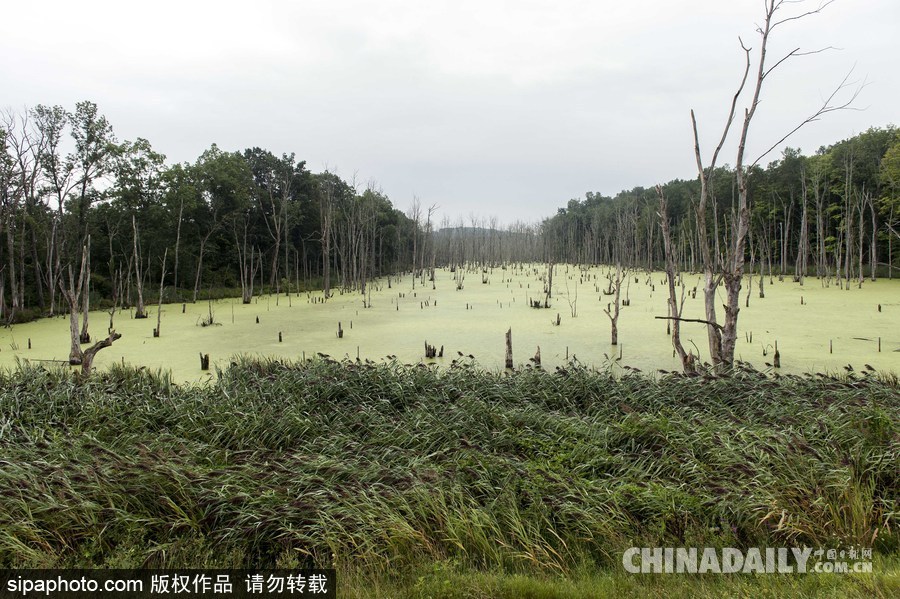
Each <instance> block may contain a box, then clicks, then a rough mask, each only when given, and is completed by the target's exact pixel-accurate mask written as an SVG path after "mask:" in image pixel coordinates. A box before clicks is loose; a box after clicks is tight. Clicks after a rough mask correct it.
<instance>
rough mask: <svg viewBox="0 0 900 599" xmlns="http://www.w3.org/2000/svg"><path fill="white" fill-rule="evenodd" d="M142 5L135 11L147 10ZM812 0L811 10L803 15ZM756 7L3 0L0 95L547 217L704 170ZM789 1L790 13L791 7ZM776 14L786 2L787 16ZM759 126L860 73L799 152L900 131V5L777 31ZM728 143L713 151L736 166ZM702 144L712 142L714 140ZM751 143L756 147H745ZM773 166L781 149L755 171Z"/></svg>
mask: <svg viewBox="0 0 900 599" xmlns="http://www.w3.org/2000/svg"><path fill="white" fill-rule="evenodd" d="M139 6H140V7H139ZM815 6H816V5H815V4H814V1H810V2H807V3H806V4H803V5H801V7H805V8H806V9H811V8H815ZM762 8H763V0H680V1H678V2H673V1H671V0H630V1H627V2H622V1H621V0H619V1H616V2H610V1H606V0H594V1H566V0H557V1H555V2H551V1H537V0H516V1H494V0H479V1H474V2H472V1H468V0H453V1H450V2H444V1H419V2H414V1H405V2H401V1H395V0H380V1H378V2H366V1H364V0H354V1H341V0H319V1H316V2H308V1H305V0H304V1H296V2H287V1H274V0H273V1H264V0H255V1H253V2H248V1H246V0H245V1H243V2H231V1H217V2H205V1H204V2H199V1H192V0H179V1H177V2H172V1H169V0H157V1H155V2H152V3H149V2H147V3H136V2H127V1H122V0H117V1H109V2H103V1H97V0H78V1H72V0H69V1H64V2H57V1H43V2H28V3H26V2H10V3H7V5H6V6H5V7H4V10H3V15H2V19H0V90H2V94H0V106H3V107H7V108H12V109H14V110H17V109H21V108H22V107H32V106H34V105H36V104H60V105H63V106H65V107H66V108H68V109H73V108H74V105H75V102H77V101H79V100H91V101H93V102H96V103H97V104H98V106H99V108H100V111H101V112H102V113H103V114H105V115H106V116H107V118H108V119H109V120H110V122H111V123H112V125H113V128H114V130H115V132H116V135H117V137H118V138H119V139H120V140H124V139H134V138H136V137H145V138H147V139H149V140H150V142H151V143H152V144H153V146H154V148H155V149H156V150H157V151H160V152H162V153H164V154H166V156H167V157H168V161H169V162H170V163H171V162H183V161H189V162H193V161H194V160H196V158H197V157H198V156H199V155H200V153H201V152H202V151H203V150H204V149H205V148H207V147H209V146H210V144H212V143H216V144H218V145H219V146H220V147H221V148H223V149H226V150H243V149H244V148H247V147H252V146H260V147H262V148H265V149H268V150H270V151H272V152H274V153H277V154H280V153H282V152H295V153H296V154H297V156H298V158H300V159H304V160H306V161H307V164H308V167H309V168H310V169H311V170H312V171H314V172H319V171H322V170H324V169H325V168H326V167H328V168H330V169H331V170H333V171H336V172H338V173H339V174H340V175H342V176H343V177H344V178H346V179H349V178H351V177H352V176H353V175H354V174H356V178H357V181H358V182H360V183H361V184H362V185H365V184H366V183H367V182H369V181H375V182H376V183H377V185H378V186H380V187H381V188H382V189H383V191H384V192H385V193H387V194H388V196H389V197H390V199H391V200H392V202H393V203H394V205H395V206H397V207H399V208H401V209H404V210H405V209H406V208H408V206H409V204H410V203H411V201H412V198H413V196H414V195H415V196H418V197H419V198H420V199H421V201H422V203H423V204H425V205H430V204H438V205H439V206H440V207H441V212H442V213H443V214H448V215H451V216H452V217H454V218H455V217H456V216H457V215H462V216H465V217H466V219H468V217H469V215H470V214H475V215H478V216H485V217H487V216H491V215H496V216H498V217H499V218H500V219H501V222H505V223H509V222H512V221H514V220H516V219H523V220H529V221H531V220H538V219H540V218H541V217H544V216H549V215H551V214H553V213H554V212H555V211H556V208H557V207H559V206H564V205H565V204H566V202H567V201H568V200H569V199H570V198H573V197H583V196H584V193H585V192H587V191H597V192H601V193H604V194H607V195H613V194H615V193H617V192H618V191H620V190H622V189H630V188H632V187H634V186H637V185H643V186H650V185H653V184H655V183H657V182H664V181H668V180H670V179H673V178H693V177H695V176H696V173H695V165H694V157H693V149H692V140H691V129H690V112H689V111H690V109H691V108H694V109H695V111H696V112H697V116H698V121H699V125H700V129H701V138H702V139H701V141H702V142H705V144H704V145H705V149H706V150H707V151H708V150H711V146H712V145H714V142H713V138H715V137H716V136H717V135H719V134H720V132H721V127H722V124H723V119H724V117H725V114H726V112H727V105H728V102H729V101H730V97H731V94H732V93H733V90H734V88H735V86H736V85H737V83H738V80H739V78H740V74H741V68H742V60H743V57H742V54H741V51H740V47H739V45H738V36H741V37H742V38H743V39H744V40H745V42H746V43H747V44H748V45H751V46H753V47H754V49H755V48H757V47H758V36H757V35H756V33H755V24H756V23H758V22H759V21H760V20H761V18H762ZM791 8H796V5H792V7H791ZM786 14H787V13H786ZM824 46H834V47H836V48H838V50H834V51H829V52H825V53H822V54H817V55H814V56H807V57H804V58H800V59H797V60H795V61H791V62H788V63H785V64H784V65H783V67H781V68H780V69H779V70H778V71H776V73H775V74H773V75H772V77H771V78H770V79H768V80H767V82H766V87H765V88H764V91H763V104H762V105H761V106H760V109H759V112H758V118H757V120H756V121H755V122H754V126H753V129H752V131H751V136H750V151H751V152H752V151H753V150H756V151H757V153H758V152H759V151H762V150H764V149H765V148H767V147H769V146H770V145H771V144H772V143H774V142H776V141H777V140H778V139H779V138H780V137H781V136H782V135H783V134H784V133H785V132H786V131H788V130H790V129H791V128H792V127H793V126H794V125H795V124H796V123H798V122H799V121H801V120H803V118H804V117H805V116H807V115H808V114H809V113H811V112H813V111H815V110H816V108H818V106H819V105H820V104H821V102H822V100H823V98H824V97H825V96H827V95H828V94H829V93H830V92H831V91H832V89H833V88H834V87H835V86H836V85H837V84H838V83H840V81H841V79H842V78H843V77H844V76H845V75H846V74H847V73H848V71H850V69H853V68H855V70H854V72H853V75H852V76H851V78H852V80H853V81H857V82H862V81H866V82H867V86H866V87H865V89H864V90H863V91H862V93H861V95H860V96H859V99H858V100H857V102H856V106H857V107H859V108H861V109H863V110H861V111H854V112H841V113H836V114H832V115H829V116H827V117H826V118H825V119H823V120H822V121H820V122H817V123H813V124H812V125H810V126H808V127H807V128H805V129H804V130H803V131H801V132H800V133H799V134H798V135H796V136H795V137H793V138H792V139H791V140H790V142H789V145H791V146H792V147H800V148H801V149H802V150H803V151H804V152H806V153H812V152H814V151H815V150H816V149H817V148H818V147H819V146H821V145H827V144H830V143H833V142H835V141H838V140H840V139H844V138H847V137H849V136H852V135H854V134H856V133H859V132H861V131H864V130H865V129H867V128H869V127H870V126H885V125H888V124H890V123H897V121H898V118H897V107H898V106H900V68H898V62H897V61H898V58H900V1H898V0H838V1H837V2H835V3H834V4H832V5H830V6H828V7H827V8H826V9H825V10H824V11H823V13H822V14H819V15H814V16H811V17H809V18H808V19H803V20H799V21H796V22H793V23H790V24H787V25H785V26H784V27H782V28H780V29H778V30H776V33H775V34H774V36H773V38H772V40H771V45H770V52H771V56H772V57H775V58H777V57H780V56H781V55H783V54H784V53H785V52H787V51H790V50H791V49H793V48H794V47H800V48H802V49H804V50H814V49H817V48H821V47H824ZM732 147H733V146H729V149H728V150H727V151H726V153H725V154H724V155H723V162H727V163H732V164H733V163H734V150H733V149H731V148H732ZM707 153H708V152H707ZM754 156H755V154H754ZM777 157H778V154H777V152H776V153H774V154H773V155H772V156H770V157H769V158H768V159H767V160H765V161H764V162H768V161H770V160H772V159H775V158H777Z"/></svg>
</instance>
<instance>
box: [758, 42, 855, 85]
mask: <svg viewBox="0 0 900 599" xmlns="http://www.w3.org/2000/svg"><path fill="white" fill-rule="evenodd" d="M828 50H838V48H835V47H834V46H826V47H825V48H819V49H818V50H807V51H805V52H801V51H800V48H794V49H793V50H791V51H790V52H788V53H787V54H785V55H784V56H782V57H781V59H779V60H778V61H777V62H776V63H775V64H773V65H772V66H771V67H769V68H768V69H766V71H765V72H764V73H763V74H762V77H763V79H765V78H766V77H768V76H769V73H771V72H772V71H774V70H775V69H776V68H778V65H780V64H781V63H783V62H784V61H786V60H787V59H789V58H797V57H800V56H811V55H813V54H821V53H822V52H826V51H828Z"/></svg>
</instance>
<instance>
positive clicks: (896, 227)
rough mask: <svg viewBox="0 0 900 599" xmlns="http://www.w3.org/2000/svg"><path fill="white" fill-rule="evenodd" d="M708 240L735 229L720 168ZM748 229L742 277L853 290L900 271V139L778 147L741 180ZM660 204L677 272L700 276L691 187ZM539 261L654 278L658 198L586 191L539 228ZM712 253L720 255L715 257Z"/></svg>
mask: <svg viewBox="0 0 900 599" xmlns="http://www.w3.org/2000/svg"><path fill="white" fill-rule="evenodd" d="M708 178H709V181H711V183H712V184H711V189H710V201H709V202H708V203H707V206H706V213H707V214H706V226H707V231H706V233H707V236H708V237H709V239H710V243H711V244H714V245H715V244H718V246H721V247H722V248H724V247H725V246H726V244H727V240H728V239H729V237H730V236H731V234H732V229H733V227H734V223H735V221H736V214H735V207H736V199H737V185H736V176H735V172H734V170H733V169H732V168H730V167H728V166H724V167H717V168H715V169H714V172H712V173H709V177H708ZM747 180H748V186H749V196H750V199H751V202H750V228H749V235H748V243H747V247H746V252H745V255H744V260H745V262H746V263H747V264H748V265H749V267H750V268H749V270H748V272H755V273H765V274H767V275H772V276H792V277H795V278H796V279H797V280H798V281H802V280H803V278H805V277H807V276H816V277H819V278H821V279H822V281H823V284H828V283H829V282H834V283H836V284H842V285H848V284H852V283H856V284H859V283H861V282H862V281H863V280H864V279H865V278H871V279H874V278H875V277H876V276H877V275H879V274H881V275H884V276H887V277H892V276H893V274H894V273H893V270H894V269H896V268H898V267H900V264H898V255H897V251H896V246H897V245H898V242H900V132H898V130H897V129H896V128H895V127H893V126H889V127H886V128H872V129H869V130H868V131H866V132H865V133H861V134H859V135H857V136H855V137H852V138H850V139H847V140H844V141H841V142H838V143H836V144H833V145H831V146H827V147H822V148H820V149H819V150H818V151H817V152H816V153H815V154H814V155H812V156H804V155H802V154H801V152H800V150H798V149H792V148H787V149H785V150H784V151H783V153H782V156H781V158H780V159H778V160H775V161H773V162H771V163H770V164H769V165H768V166H766V167H765V168H763V167H758V166H757V167H754V168H753V169H752V171H751V172H750V173H749V174H748V176H747ZM660 188H661V191H662V192H663V193H664V194H665V196H666V197H667V199H668V219H669V223H670V228H671V231H672V241H673V245H674V254H675V258H676V261H677V263H678V270H684V271H690V272H699V271H700V270H701V256H700V254H701V250H700V246H701V242H700V231H699V230H698V222H700V219H698V218H697V210H698V197H699V195H700V181H699V178H697V179H692V180H674V181H670V182H668V183H665V184H663V185H661V186H660ZM540 235H541V236H542V237H543V241H542V244H541V245H542V247H543V248H545V249H546V254H545V255H544V256H543V259H544V260H545V261H553V262H573V263H584V264H601V263H602V264H616V263H622V264H623V265H628V266H630V267H636V268H643V269H648V270H652V269H662V268H663V267H664V265H665V251H664V244H663V239H662V235H661V234H660V215H659V197H658V192H657V190H656V189H654V188H644V187H636V188H634V189H631V190H627V191H622V192H620V193H619V194H617V195H616V196H614V197H607V196H603V195H601V194H598V193H592V192H588V193H587V194H586V196H585V198H584V199H573V200H570V201H569V203H568V205H567V206H566V207H565V208H560V209H559V210H558V212H557V214H555V215H554V216H553V217H551V218H548V219H546V220H545V221H544V222H543V223H542V224H541V227H540ZM715 253H716V254H718V253H719V252H718V251H716V252H715Z"/></svg>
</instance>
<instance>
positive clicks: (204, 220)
mask: <svg viewBox="0 0 900 599" xmlns="http://www.w3.org/2000/svg"><path fill="white" fill-rule="evenodd" d="M420 229H421V227H417V226H416V224H415V222H413V221H412V220H410V218H408V217H407V216H406V215H405V214H404V213H403V212H401V211H399V210H397V209H396V208H394V206H393V205H392V204H391V202H390V201H389V199H388V198H387V196H386V195H385V194H384V193H383V192H382V191H381V190H380V189H378V187H377V186H375V185H374V184H368V185H364V186H363V185H360V184H359V182H357V181H355V180H349V181H348V180H345V179H343V178H341V177H340V176H338V175H337V174H335V173H333V172H328V171H326V172H323V173H312V172H310V171H309V170H308V169H307V168H306V164H305V163H304V161H302V160H299V159H297V158H296V156H295V155H294V154H282V155H281V156H278V155H275V154H273V153H272V152H270V151H268V150H264V149H261V148H249V149H246V150H244V151H243V152H229V151H225V150H223V149H220V148H219V147H217V146H216V145H215V144H213V145H212V146H210V148H209V149H207V150H206V151H204V152H203V153H202V154H201V155H200V156H199V157H198V158H197V160H196V161H194V162H193V163H183V164H166V162H165V156H163V155H162V154H160V153H158V152H156V151H155V150H154V149H153V148H152V146H151V144H150V142H149V141H147V140H146V139H142V138H138V139H136V140H134V141H121V142H120V141H119V140H118V139H117V138H116V136H115V134H114V132H113V128H112V126H111V124H110V123H109V122H108V121H107V119H106V118H105V117H104V116H103V115H102V114H100V112H99V111H98V109H97V106H96V105H95V104H93V103H91V102H80V103H78V104H77V105H76V106H75V109H74V111H71V112H70V111H69V110H67V109H65V108H63V107H60V106H36V107H34V108H32V109H27V110H24V111H19V112H15V111H6V112H5V113H4V114H3V115H2V126H0V241H2V243H0V318H2V320H3V321H5V322H12V321H17V320H24V319H29V318H31V317H33V316H36V315H39V314H47V315H53V314H56V313H60V312H66V311H69V310H70V307H71V306H70V304H71V302H72V301H75V300H78V301H79V302H81V303H84V304H85V306H87V305H89V302H90V298H94V301H95V302H99V304H102V305H103V307H109V306H110V304H113V305H118V306H132V307H135V310H136V312H135V316H136V317H142V316H144V315H145V310H144V300H145V292H144V290H145V288H151V287H152V288H153V291H152V292H150V293H151V294H154V295H155V294H156V293H158V289H157V285H158V284H159V283H160V282H161V287H162V288H163V289H164V290H165V291H164V293H165V295H166V296H167V299H180V300H188V301H190V300H194V301H196V300H197V298H198V297H200V296H202V295H203V294H204V292H208V291H209V290H210V289H220V290H221V289H222V288H229V289H238V288H239V289H240V292H241V293H242V296H243V299H244V301H245V302H249V301H250V298H251V297H252V296H253V295H254V294H255V293H259V292H260V291H261V290H262V289H266V290H269V291H272V292H284V293H287V292H289V291H297V290H300V289H305V288H309V287H316V288H321V287H324V288H325V290H326V293H331V290H332V289H336V288H339V289H342V290H359V291H365V289H366V285H367V283H368V281H370V280H371V279H372V278H374V277H377V276H380V275H383V274H385V273H388V272H394V271H397V270H400V269H405V268H410V267H411V265H412V263H413V259H414V255H413V250H412V248H413V244H414V241H415V239H416V238H421V236H422V231H421V230H420ZM420 244H421V241H420ZM79 290H80V293H79ZM70 296H71V297H70Z"/></svg>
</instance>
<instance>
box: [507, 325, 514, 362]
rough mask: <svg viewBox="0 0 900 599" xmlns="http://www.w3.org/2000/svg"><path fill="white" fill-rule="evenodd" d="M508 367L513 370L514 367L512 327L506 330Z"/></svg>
mask: <svg viewBox="0 0 900 599" xmlns="http://www.w3.org/2000/svg"><path fill="white" fill-rule="evenodd" d="M506 367H507V368H508V369H510V370H512V367H513V355H512V327H510V329H509V330H508V331H506Z"/></svg>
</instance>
